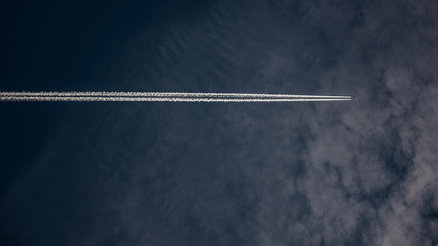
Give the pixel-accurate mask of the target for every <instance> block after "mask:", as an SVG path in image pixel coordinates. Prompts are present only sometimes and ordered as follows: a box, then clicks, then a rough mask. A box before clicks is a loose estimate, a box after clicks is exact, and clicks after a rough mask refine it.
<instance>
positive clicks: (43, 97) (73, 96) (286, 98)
mask: <svg viewBox="0 0 438 246" xmlns="http://www.w3.org/2000/svg"><path fill="white" fill-rule="evenodd" d="M348 100H352V97H351V96H321V95H290V94H248V93H187V92H105V91H99V92H0V101H73V102H87V101H102V102H311V101H348Z"/></svg>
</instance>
